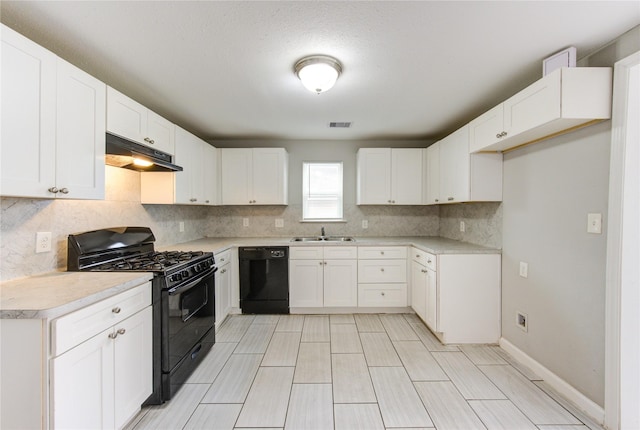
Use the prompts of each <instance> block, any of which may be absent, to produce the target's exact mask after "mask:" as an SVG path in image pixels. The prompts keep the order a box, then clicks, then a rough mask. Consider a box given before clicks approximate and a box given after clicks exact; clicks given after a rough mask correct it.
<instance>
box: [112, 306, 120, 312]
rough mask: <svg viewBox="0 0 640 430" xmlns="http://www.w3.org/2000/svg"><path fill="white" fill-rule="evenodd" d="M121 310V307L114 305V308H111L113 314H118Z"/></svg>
mask: <svg viewBox="0 0 640 430" xmlns="http://www.w3.org/2000/svg"><path fill="white" fill-rule="evenodd" d="M121 310H122V309H120V308H119V307H117V306H116V307H115V308H113V309H111V312H113V313H114V314H119V313H120V311H121Z"/></svg>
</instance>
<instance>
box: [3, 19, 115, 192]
mask: <svg viewBox="0 0 640 430" xmlns="http://www.w3.org/2000/svg"><path fill="white" fill-rule="evenodd" d="M1 29H2V89H1V91H2V127H1V128H2V143H1V145H0V152H1V156H0V158H1V159H2V177H1V178H0V179H1V180H0V187H1V188H0V194H2V195H6V196H20V197H36V198H38V197H40V198H55V197H57V198H73V199H102V198H104V170H105V167H104V149H105V99H106V86H105V85H104V84H103V83H102V82H100V81H98V80H97V79H95V78H93V77H92V76H90V75H88V74H87V73H85V72H83V71H82V70H80V69H78V68H76V67H74V66H72V65H71V64H69V63H67V62H65V61H63V60H62V59H59V58H57V57H56V56H55V55H54V54H53V53H51V52H50V51H47V50H46V49H44V48H42V47H41V46H39V45H37V44H35V43H34V42H32V41H30V40H29V39H27V38H25V37H24V36H22V35H20V34H18V33H16V32H15V31H13V30H11V29H10V28H8V27H5V26H2V27H1Z"/></svg>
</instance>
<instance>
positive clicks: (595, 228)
mask: <svg viewBox="0 0 640 430" xmlns="http://www.w3.org/2000/svg"><path fill="white" fill-rule="evenodd" d="M587 233H593V234H602V214H587Z"/></svg>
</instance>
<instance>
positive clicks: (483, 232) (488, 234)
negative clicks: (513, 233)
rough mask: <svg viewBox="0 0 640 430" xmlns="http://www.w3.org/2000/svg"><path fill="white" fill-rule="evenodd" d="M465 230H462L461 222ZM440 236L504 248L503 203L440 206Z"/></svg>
mask: <svg viewBox="0 0 640 430" xmlns="http://www.w3.org/2000/svg"><path fill="white" fill-rule="evenodd" d="M461 221H462V222H464V224H465V229H464V230H465V231H464V232H462V231H460V222H461ZM438 236H442V237H446V238H449V239H453V240H461V241H463V242H469V243H475V244H477V245H484V246H489V247H492V248H502V203H463V204H457V205H441V206H440V228H439V230H438Z"/></svg>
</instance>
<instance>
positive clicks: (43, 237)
mask: <svg viewBox="0 0 640 430" xmlns="http://www.w3.org/2000/svg"><path fill="white" fill-rule="evenodd" d="M49 251H51V232H50V231H39V232H37V233H36V253H41V252H49Z"/></svg>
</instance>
